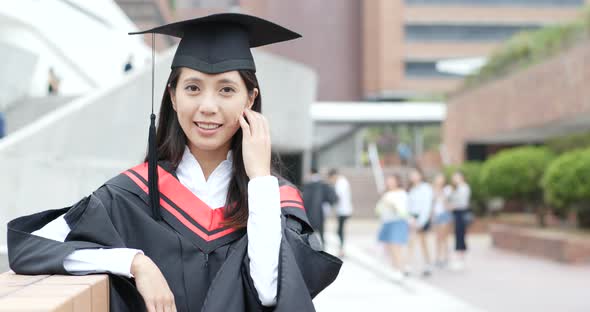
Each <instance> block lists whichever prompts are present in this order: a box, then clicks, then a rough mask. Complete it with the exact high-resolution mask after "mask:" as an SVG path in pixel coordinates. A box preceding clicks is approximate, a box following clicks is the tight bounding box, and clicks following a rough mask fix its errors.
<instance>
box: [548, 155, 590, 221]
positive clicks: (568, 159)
mask: <svg viewBox="0 0 590 312" xmlns="http://www.w3.org/2000/svg"><path fill="white" fill-rule="evenodd" d="M541 185H542V187H543V190H544V196H545V201H546V202H547V203H549V204H550V205H551V206H552V207H553V208H554V209H556V210H557V211H558V212H560V213H559V214H560V215H565V214H566V213H567V212H568V211H569V210H570V209H574V210H575V211H576V212H577V214H578V222H579V224H580V226H582V227H590V149H583V150H577V151H573V152H568V153H565V154H563V155H561V156H560V157H558V158H557V159H555V160H554V161H553V162H552V163H551V164H550V165H549V167H548V168H547V170H546V172H545V174H544V176H543V179H542V181H541Z"/></svg>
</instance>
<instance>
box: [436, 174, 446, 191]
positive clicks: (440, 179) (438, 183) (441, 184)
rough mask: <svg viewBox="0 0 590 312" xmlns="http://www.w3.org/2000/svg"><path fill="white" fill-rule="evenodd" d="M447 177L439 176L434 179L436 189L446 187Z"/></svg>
mask: <svg viewBox="0 0 590 312" xmlns="http://www.w3.org/2000/svg"><path fill="white" fill-rule="evenodd" d="M445 182H446V181H445V176H444V175H442V174H438V175H437V176H436V177H435V178H434V185H435V186H436V187H440V188H442V187H444V186H445Z"/></svg>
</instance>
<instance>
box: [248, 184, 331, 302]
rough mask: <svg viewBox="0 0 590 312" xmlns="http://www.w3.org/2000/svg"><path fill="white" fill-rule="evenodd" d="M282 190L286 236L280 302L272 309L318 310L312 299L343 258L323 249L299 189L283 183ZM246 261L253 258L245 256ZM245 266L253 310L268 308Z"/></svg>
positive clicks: (280, 269) (281, 260)
mask: <svg viewBox="0 0 590 312" xmlns="http://www.w3.org/2000/svg"><path fill="white" fill-rule="evenodd" d="M280 189H281V190H280V193H281V210H282V216H281V228H282V237H281V244H280V251H279V265H278V278H277V284H278V285H277V288H278V290H277V299H276V305H275V306H274V307H272V308H270V309H271V310H272V311H277V312H278V311H315V308H314V306H313V302H312V299H313V298H314V297H315V296H316V295H317V294H319V293H320V292H321V291H322V290H323V289H325V288H326V287H327V286H328V285H330V284H331V283H332V282H333V281H334V280H335V279H336V277H337V276H338V273H339V271H340V267H341V266H342V261H341V260H340V259H338V258H337V257H334V256H332V255H330V254H328V253H326V252H323V251H322V250H321V249H322V246H321V243H320V241H319V239H318V238H317V235H314V234H313V230H312V227H311V225H310V224H309V221H308V220H307V216H306V213H305V208H304V206H303V200H302V198H301V195H300V193H299V191H298V190H297V189H296V188H295V187H294V186H291V185H287V184H283V185H282V186H281V187H280ZM245 258H246V259H245V263H248V262H249V259H248V257H245ZM248 268H249V266H244V269H243V272H244V274H243V279H244V281H245V282H244V284H245V288H246V290H247V291H246V298H247V300H248V302H247V305H248V306H249V308H250V309H252V310H264V309H269V308H268V307H264V306H262V304H261V303H260V301H259V300H257V299H258V295H257V293H256V288H255V287H253V282H252V280H251V279H250V274H248V273H249V272H248Z"/></svg>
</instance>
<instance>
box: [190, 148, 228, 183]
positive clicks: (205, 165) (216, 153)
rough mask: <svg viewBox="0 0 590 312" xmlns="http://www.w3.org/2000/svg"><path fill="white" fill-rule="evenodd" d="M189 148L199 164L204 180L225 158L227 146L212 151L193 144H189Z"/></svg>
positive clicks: (207, 178)
mask: <svg viewBox="0 0 590 312" xmlns="http://www.w3.org/2000/svg"><path fill="white" fill-rule="evenodd" d="M189 150H190V151H191V154H192V155H193V157H195V159H196V160H197V162H198V163H199V166H201V170H203V175H204V176H205V181H206V180H209V176H210V175H211V173H213V171H214V170H215V168H217V167H218V166H219V164H220V163H221V162H222V161H224V160H226V158H227V153H228V152H229V146H227V147H222V148H219V149H217V150H213V151H202V150H199V149H197V148H196V147H195V146H193V145H189Z"/></svg>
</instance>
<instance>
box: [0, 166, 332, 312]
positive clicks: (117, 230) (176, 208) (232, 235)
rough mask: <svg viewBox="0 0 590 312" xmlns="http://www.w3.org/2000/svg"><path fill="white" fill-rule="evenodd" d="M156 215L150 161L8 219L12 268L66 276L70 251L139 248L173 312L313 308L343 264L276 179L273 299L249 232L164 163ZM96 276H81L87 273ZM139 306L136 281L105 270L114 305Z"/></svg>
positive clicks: (291, 192)
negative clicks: (88, 190)
mask: <svg viewBox="0 0 590 312" xmlns="http://www.w3.org/2000/svg"><path fill="white" fill-rule="evenodd" d="M158 172H159V189H160V199H161V200H160V203H161V212H162V219H163V220H161V221H158V222H156V221H155V220H154V219H153V218H152V217H151V209H150V207H149V202H150V201H149V196H148V193H147V192H148V186H147V185H148V184H147V163H146V164H142V165H139V166H137V167H135V168H132V169H130V170H127V171H125V172H124V173H121V174H120V175H118V176H116V177H115V178H113V179H111V180H109V181H108V182H106V183H105V184H104V185H103V186H101V187H100V188H99V189H98V190H97V191H95V192H94V193H93V194H92V195H90V196H88V197H86V198H84V199H82V200H81V201H80V202H78V203H76V204H75V205H73V206H72V207H67V208H63V209H59V210H48V211H43V212H40V213H37V214H33V215H29V216H24V217H20V218H18V219H15V220H12V221H11V222H9V223H8V257H9V263H10V268H11V269H12V270H13V271H14V272H16V273H18V274H70V273H68V272H67V271H66V270H65V269H64V267H63V261H64V258H65V257H66V256H67V255H69V254H70V253H71V252H73V251H75V250H79V249H89V248H118V247H127V248H136V249H141V250H143V251H144V252H145V254H146V255H147V256H149V257H150V258H151V259H152V260H153V261H154V262H155V263H156V264H157V266H158V267H159V268H160V270H161V271H162V273H163V275H164V276H165V278H166V280H167V282H168V284H169V286H170V289H171V290H172V292H173V293H174V297H175V302H176V306H177V309H178V311H216V312H217V311H264V310H273V311H314V310H315V309H314V307H313V303H312V298H314V297H315V296H316V295H317V294H318V293H319V292H320V291H322V290H323V289H324V288H326V287H327V286H328V285H329V284H330V283H332V282H333V281H334V280H335V279H336V276H337V275H338V272H339V270H340V267H341V265H342V262H341V261H340V260H339V259H338V258H336V257H333V256H331V255H329V254H327V253H324V252H322V251H319V250H317V249H319V248H318V247H317V246H319V244H316V243H315V241H313V237H314V236H313V235H311V233H312V229H311V227H310V225H309V222H308V221H307V217H306V214H305V210H304V207H303V204H302V200H301V197H300V195H299V192H298V191H297V189H296V188H295V187H293V186H291V185H289V184H286V183H284V181H281V182H280V193H281V210H282V217H281V222H282V231H283V237H282V241H281V247H280V255H279V258H280V259H279V273H278V290H277V304H276V306H275V307H273V308H270V309H269V308H266V307H263V306H262V305H261V304H260V300H259V299H258V294H257V292H256V289H255V288H254V284H253V281H252V279H251V276H250V273H249V258H248V254H247V245H248V237H247V233H246V229H234V228H228V227H224V226H223V225H221V221H223V214H222V211H221V210H220V209H216V210H212V209H210V208H209V207H208V206H207V205H206V204H205V203H203V202H202V201H201V200H200V199H199V198H197V197H196V196H195V195H194V194H193V193H191V192H190V191H189V190H188V189H187V188H185V187H184V186H183V185H182V184H181V183H180V182H179V181H178V179H177V178H176V176H175V172H174V171H173V170H171V169H170V166H169V164H168V163H166V162H162V163H160V166H159V168H158ZM63 213H66V215H65V220H66V222H67V223H68V225H69V227H70V229H71V232H70V233H69V234H68V236H67V238H66V240H65V242H58V241H54V240H50V239H46V238H42V237H38V236H35V235H32V234H31V233H32V232H33V231H36V230H38V229H40V228H42V227H43V226H44V225H46V224H47V223H49V222H50V221H52V220H54V219H55V218H57V217H58V216H60V215H62V214H63ZM90 273H96V272H85V273H81V274H90ZM142 310H145V305H144V303H143V299H142V297H141V295H140V294H139V292H137V289H136V287H135V284H134V281H133V279H128V278H125V277H121V276H116V275H111V278H110V311H112V312H118V311H142Z"/></svg>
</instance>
